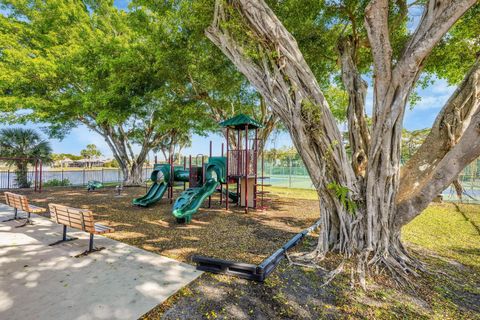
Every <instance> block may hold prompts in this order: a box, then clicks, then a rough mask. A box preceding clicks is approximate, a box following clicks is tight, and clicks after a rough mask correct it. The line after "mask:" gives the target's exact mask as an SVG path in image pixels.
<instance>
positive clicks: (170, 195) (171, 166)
mask: <svg viewBox="0 0 480 320" xmlns="http://www.w3.org/2000/svg"><path fill="white" fill-rule="evenodd" d="M174 174H175V168H174V167H173V155H170V181H169V182H170V183H169V184H170V186H169V199H170V204H172V202H173V183H174V181H175V178H174Z"/></svg>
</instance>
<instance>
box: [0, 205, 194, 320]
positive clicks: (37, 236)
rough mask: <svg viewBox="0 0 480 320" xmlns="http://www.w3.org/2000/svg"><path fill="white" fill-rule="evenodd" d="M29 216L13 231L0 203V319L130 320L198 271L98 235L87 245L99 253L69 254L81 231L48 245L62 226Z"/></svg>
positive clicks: (76, 249)
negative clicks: (28, 221) (29, 222)
mask: <svg viewBox="0 0 480 320" xmlns="http://www.w3.org/2000/svg"><path fill="white" fill-rule="evenodd" d="M21 214H22V213H21ZM32 216H33V219H32V220H33V222H34V225H28V226H26V227H22V228H15V226H16V225H19V224H20V223H19V222H20V221H8V222H4V220H6V219H8V218H11V217H13V210H11V209H10V208H9V207H7V206H6V205H4V204H0V270H1V272H0V319H22V320H28V319H38V320H42V319H82V320H83V319H85V320H87V319H137V318H138V317H140V316H141V315H143V314H145V313H146V312H148V311H149V310H150V309H152V308H153V307H155V306H156V305H158V304H160V303H162V302H163V301H165V300H166V299H167V298H168V297H169V296H171V295H172V294H174V293H175V292H177V291H178V290H179V289H181V288H182V287H184V286H185V285H187V284H188V283H190V282H191V281H192V280H194V279H195V278H197V277H198V276H199V275H200V274H201V272H200V271H197V270H195V267H193V266H190V265H188V264H185V263H181V262H178V261H176V260H173V259H169V258H166V257H163V256H160V255H157V254H154V253H150V252H147V251H144V250H141V249H139V248H136V247H133V246H129V245H127V244H124V243H122V242H118V241H115V240H112V239H108V238H105V237H101V236H96V237H95V245H96V246H97V247H105V249H104V250H102V251H99V252H94V253H92V254H90V255H88V256H82V257H79V258H75V257H74V256H75V255H77V254H79V253H81V252H83V251H85V250H86V249H87V247H88V234H87V233H83V232H71V233H70V232H69V236H75V237H78V238H79V240H76V241H71V242H66V243H63V244H60V245H57V246H53V247H51V246H48V244H50V243H53V242H55V241H57V240H59V239H60V238H61V234H62V226H61V225H57V224H55V223H53V222H52V221H50V220H49V219H47V218H44V217H40V216H37V215H32ZM72 231H74V230H72Z"/></svg>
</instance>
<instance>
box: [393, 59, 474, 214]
mask: <svg viewBox="0 0 480 320" xmlns="http://www.w3.org/2000/svg"><path fill="white" fill-rule="evenodd" d="M479 113H480V58H478V59H477V61H476V62H475V64H474V65H473V66H472V68H471V69H470V71H469V73H468V74H467V75H466V76H465V79H464V80H463V82H462V83H461V84H460V85H459V86H458V88H457V90H456V91H455V92H454V93H453V94H452V96H451V97H450V99H449V100H448V101H447V103H446V104H445V106H444V107H443V109H442V110H441V112H440V113H439V115H438V116H437V118H436V120H435V123H434V125H433V127H432V130H431V131H430V133H429V135H428V136H427V138H426V139H425V142H424V143H423V144H422V146H421V147H420V148H419V149H418V151H417V152H416V153H415V154H414V155H413V157H412V158H411V159H410V161H408V162H407V164H406V165H405V166H404V167H403V168H402V171H401V184H400V190H399V193H398V196H397V199H396V201H397V203H398V204H399V208H400V214H399V217H398V219H399V220H400V221H402V222H403V221H409V219H412V218H413V217H414V216H415V215H416V214H418V213H420V212H421V211H422V210H423V209H424V208H425V207H426V206H427V205H428V203H430V201H431V200H432V199H433V198H434V197H435V196H436V195H437V194H439V193H440V192H442V191H443V190H444V189H445V188H447V187H448V185H449V184H450V183H451V182H452V181H453V180H454V179H456V177H457V176H458V174H459V173H460V172H461V170H462V169H463V168H464V167H465V166H466V165H468V164H469V163H470V162H471V161H472V160H473V159H474V158H475V157H478V156H480V151H479V150H476V149H475V143H473V144H472V146H471V149H469V148H468V144H467V141H470V140H471V137H469V135H470V136H474V137H476V136H478V129H479V127H478V126H479V122H475V121H478V118H479V115H478V114H479ZM475 126H477V127H475ZM468 143H469V142H468ZM453 156H456V157H457V158H456V159H455V158H453ZM472 157H473V159H471V158H472ZM445 159H450V160H451V162H450V163H449V162H446V161H445ZM470 159H471V160H470Z"/></svg>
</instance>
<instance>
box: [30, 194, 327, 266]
mask: <svg viewBox="0 0 480 320" xmlns="http://www.w3.org/2000/svg"><path fill="white" fill-rule="evenodd" d="M181 191H182V190H178V189H177V190H175V192H174V199H175V198H176V197H177V196H178V195H179V193H180V192H181ZM21 193H22V194H25V195H27V196H28V197H29V199H30V200H31V202H32V204H35V205H39V206H43V207H47V205H48V203H49V202H53V203H60V204H64V205H68V206H73V207H77V208H85V209H90V210H92V211H93V213H94V214H95V219H96V220H97V221H98V222H100V223H102V224H106V225H108V226H112V227H114V228H115V233H112V234H109V235H108V237H110V238H112V239H115V240H119V241H122V242H125V243H128V244H130V245H133V246H136V247H139V248H142V249H145V250H148V251H152V252H156V253H158V254H161V255H164V256H167V257H170V258H173V259H177V260H180V261H184V262H190V263H191V258H192V256H193V255H194V254H200V255H205V256H211V257H216V258H221V259H230V260H235V261H240V262H247V263H260V262H261V261H262V260H263V259H264V258H266V257H267V256H269V255H270V254H272V253H273V252H274V251H275V250H277V249H278V248H279V247H281V246H282V245H283V244H284V243H285V242H286V241H288V240H289V239H290V238H291V237H292V236H294V235H295V234H296V233H298V232H300V231H301V230H303V229H304V228H306V227H308V226H310V225H312V224H313V223H314V222H315V221H316V219H318V202H317V201H315V200H303V199H290V198H280V197H279V196H275V195H274V196H273V201H272V204H271V206H270V208H269V210H267V211H255V210H250V211H249V213H247V214H246V213H245V212H244V209H243V208H239V207H236V206H234V205H230V209H229V211H226V210H225V208H224V205H222V206H220V204H219V200H220V195H219V194H216V195H215V196H213V197H212V202H211V203H212V207H211V208H206V204H207V202H205V204H204V206H203V208H201V209H200V210H199V212H198V213H196V214H195V215H194V216H193V220H192V222H191V223H190V224H178V223H177V222H176V220H175V217H174V216H173V215H172V213H171V208H172V205H171V204H170V202H169V200H168V199H167V198H166V194H165V196H164V199H162V200H161V201H160V202H158V203H156V204H154V205H152V206H151V207H148V208H141V207H136V206H133V205H132V199H133V198H135V197H139V196H142V195H144V194H145V193H146V189H145V187H130V188H124V191H123V192H122V196H121V197H116V196H115V189H114V188H104V189H99V190H96V191H93V192H87V191H86V190H85V189H83V188H50V189H45V190H43V192H42V193H34V192H32V191H23V190H22V192H21Z"/></svg>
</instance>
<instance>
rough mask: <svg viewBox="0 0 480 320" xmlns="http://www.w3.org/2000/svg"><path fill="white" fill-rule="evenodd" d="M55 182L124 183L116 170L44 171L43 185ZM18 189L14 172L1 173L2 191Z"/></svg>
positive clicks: (148, 170)
mask: <svg viewBox="0 0 480 320" xmlns="http://www.w3.org/2000/svg"><path fill="white" fill-rule="evenodd" d="M151 173H152V167H147V168H145V170H144V172H143V174H144V177H145V179H148V178H150V174H151ZM33 180H34V171H29V172H28V181H31V183H32V184H33ZM53 180H57V181H65V182H68V185H70V186H85V185H87V183H88V181H90V180H96V181H100V182H102V183H120V182H122V181H123V173H122V171H121V170H120V169H116V168H100V169H83V170H68V169H65V170H58V169H52V170H44V171H43V172H42V184H44V185H45V184H47V185H48V183H49V182H50V183H51V182H52V181H53ZM15 188H18V185H17V182H16V175H15V171H14V170H3V171H0V189H15Z"/></svg>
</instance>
